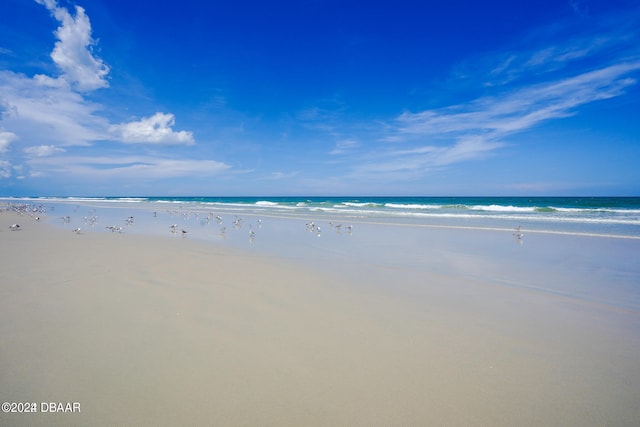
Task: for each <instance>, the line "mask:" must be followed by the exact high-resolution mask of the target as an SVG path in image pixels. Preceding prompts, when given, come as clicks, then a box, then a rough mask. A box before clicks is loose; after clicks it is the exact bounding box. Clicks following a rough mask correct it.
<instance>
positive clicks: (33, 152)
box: [24, 145, 65, 157]
mask: <svg viewBox="0 0 640 427" xmlns="http://www.w3.org/2000/svg"><path fill="white" fill-rule="evenodd" d="M24 152H25V154H27V155H28V156H31V157H49V156H53V155H54V154H56V153H64V152H65V150H64V148H60V147H56V146H55V145H36V146H32V147H27V148H25V149H24Z"/></svg>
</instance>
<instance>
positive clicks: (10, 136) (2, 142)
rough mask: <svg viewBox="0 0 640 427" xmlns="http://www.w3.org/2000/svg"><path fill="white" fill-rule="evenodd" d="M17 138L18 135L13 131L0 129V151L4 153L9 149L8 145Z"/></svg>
mask: <svg viewBox="0 0 640 427" xmlns="http://www.w3.org/2000/svg"><path fill="white" fill-rule="evenodd" d="M17 138H18V136H17V135H16V134H15V133H13V132H4V131H1V130H0V153H6V152H7V151H8V150H9V145H11V143H12V142H13V141H14V140H16V139H17Z"/></svg>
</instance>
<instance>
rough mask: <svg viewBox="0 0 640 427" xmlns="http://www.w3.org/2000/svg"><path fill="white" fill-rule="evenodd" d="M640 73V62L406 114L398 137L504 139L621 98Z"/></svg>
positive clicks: (613, 66) (400, 124) (400, 119)
mask: <svg viewBox="0 0 640 427" xmlns="http://www.w3.org/2000/svg"><path fill="white" fill-rule="evenodd" d="M638 70H640V61H635V62H628V63H621V64H616V65H612V66H609V67H605V68H602V69H599V70H595V71H591V72H587V73H583V74H580V75H578V76H575V77H570V78H565V79H562V80H558V81H552V82H548V83H544V84H538V85H534V86H530V87H525V88H523V89H517V90H514V91H512V92H506V93H504V94H502V95H499V96H495V97H485V98H479V99H477V100H475V101H473V102H470V103H468V104H461V105H454V106H451V107H446V108H442V109H435V110H425V111H422V112H418V113H408V112H405V113H403V114H401V115H400V116H399V117H398V118H397V124H398V127H397V133H396V135H395V137H396V139H397V137H398V136H400V135H423V136H425V135H440V136H441V135H443V134H453V135H467V134H474V135H476V136H480V135H490V136H491V137H493V138H498V137H504V136H506V135H508V134H511V133H514V132H521V131H524V130H526V129H529V128H531V127H533V126H535V125H537V124H539V123H541V122H543V121H546V120H551V119H557V118H562V117H567V116H571V115H573V114H575V108H576V107H578V106H581V105H584V104H587V103H590V102H594V101H598V100H602V99H607V98H612V97H615V96H618V95H621V94H622V93H624V90H625V89H626V88H627V87H628V86H631V85H633V84H635V83H636V81H635V80H634V79H632V78H630V77H628V75H629V74H630V73H632V72H635V71H638Z"/></svg>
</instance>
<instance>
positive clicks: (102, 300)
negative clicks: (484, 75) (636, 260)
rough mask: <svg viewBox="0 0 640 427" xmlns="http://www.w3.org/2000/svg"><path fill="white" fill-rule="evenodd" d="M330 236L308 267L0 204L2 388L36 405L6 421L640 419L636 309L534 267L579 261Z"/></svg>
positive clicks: (3, 420) (3, 396)
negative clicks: (332, 240) (54, 408)
mask: <svg viewBox="0 0 640 427" xmlns="http://www.w3.org/2000/svg"><path fill="white" fill-rule="evenodd" d="M16 222H17V223H20V224H21V225H22V227H21V230H19V231H11V230H10V229H9V225H10V224H12V223H16ZM438 233H442V232H440V231H439V232H438ZM436 234H437V233H436ZM436 234H430V235H429V236H428V237H430V238H433V239H437V238H442V237H439V236H438V235H436ZM452 236H453V235H452ZM454 237H455V236H454ZM472 238H473V239H474V240H473V242H470V243H469V244H470V245H471V246H473V245H474V244H475V245H480V243H479V242H481V241H486V239H487V236H486V235H483V236H481V237H480V236H477V237H472ZM480 239H485V240H480ZM489 241H491V239H489ZM576 244H579V243H576ZM468 248H469V246H467V249H466V250H467V251H468V250H469V249H468ZM341 251H342V252H338V253H337V254H328V255H326V256H327V258H325V259H323V260H322V261H323V263H327V262H335V263H340V262H342V263H341V264H339V265H337V266H336V268H333V269H327V268H314V267H313V260H310V259H305V256H304V253H300V252H301V251H298V255H297V257H295V258H292V257H281V256H274V255H272V254H269V253H265V252H260V251H248V250H241V249H239V248H237V247H229V246H224V245H220V244H216V243H213V242H208V241H197V240H195V239H182V238H177V239H176V238H171V237H163V236H154V235H142V234H134V233H126V234H117V233H90V232H87V233H83V234H79V235H76V234H74V233H72V232H71V231H69V230H64V229H59V228H55V227H52V226H50V225H48V224H46V223H44V222H36V221H34V220H33V219H32V218H29V217H26V216H18V215H15V214H14V213H11V212H0V257H1V259H2V267H1V269H0V339H1V341H0V342H1V345H0V384H2V387H0V400H1V401H2V402H5V401H6V402H33V403H36V404H37V409H38V413H35V414H34V413H1V414H0V425H65V426H68V425H105V426H107V425H274V426H275V425H277V426H282V425H318V426H325V425H362V426H365V425H366V426H370V425H452V426H457V425H478V426H484V425H498V426H499V425H504V426H513V425H531V426H533V425H536V426H538V425H558V426H561V425H562V426H567V425H576V426H577V425H581V426H584V425H617V426H626V425H628V426H632V425H636V423H637V420H638V419H640V407H638V405H637V401H638V396H640V359H639V358H638V354H640V312H638V311H637V310H635V309H634V308H633V307H632V308H629V307H624V306H621V305H618V304H613V305H611V304H607V303H606V301H605V300H603V299H602V298H598V299H590V298H574V297H572V294H571V292H568V293H558V292H547V291H546V290H544V289H542V290H541V289H540V288H539V287H538V286H526V285H527V284H529V283H533V284H539V283H544V282H545V280H547V281H554V280H564V279H565V278H566V277H574V276H572V275H570V274H569V275H567V276H564V275H561V274H560V273H559V272H562V271H563V268H562V267H559V266H557V265H549V269H548V272H546V273H545V269H544V268H543V267H544V265H543V264H544V263H548V259H547V258H545V257H542V256H541V257H540V258H539V261H538V262H539V263H540V264H541V265H539V266H537V267H539V268H537V267H536V266H533V267H532V271H538V275H537V276H536V277H535V280H533V279H532V280H533V281H532V282H528V281H526V280H524V279H523V286H505V280H506V279H505V277H502V276H500V275H499V274H494V272H493V270H492V268H493V267H490V265H489V266H487V263H485V262H483V263H482V266H483V270H482V274H472V273H474V272H477V271H479V270H478V269H477V268H476V267H477V265H475V264H474V263H477V260H478V259H479V258H472V257H470V256H469V255H468V253H465V250H464V249H463V248H461V250H460V252H459V253H456V252H455V251H453V252H451V251H449V252H447V253H446V254H440V256H441V257H442V259H445V258H446V259H447V260H448V263H449V264H447V265H455V266H456V268H455V269H452V268H450V267H446V268H445V267H441V268H437V267H435V264H434V267H433V268H431V267H429V268H425V267H424V266H423V267H419V266H418V264H419V263H418V262H413V263H406V264H405V263H398V262H397V260H396V258H392V260H391V261H389V262H387V263H385V262H379V261H380V259H383V258H384V257H380V258H377V259H371V258H366V257H362V258H357V259H351V260H350V259H349V258H348V250H347V249H343V250H341ZM435 253H437V252H436V251H434V254H435ZM497 253H500V251H499V250H497ZM501 255H504V254H501ZM334 256H335V258H332V257H334ZM485 256H486V257H488V258H487V259H489V260H490V259H492V258H491V254H488V255H485ZM345 257H347V258H345ZM534 259H537V258H535V257H534ZM346 261H348V262H346ZM485 261H486V259H485ZM494 261H496V265H498V262H497V261H500V260H495V259H494ZM502 261H508V260H504V259H502ZM432 262H434V263H435V261H433V260H432ZM566 268H567V269H569V268H570V266H567V267H566ZM505 274H506V273H505ZM606 274H608V276H606V277H611V279H612V280H617V279H616V277H618V276H617V275H616V274H617V273H616V271H613V272H607V273H606ZM625 274H626V276H625V280H627V281H628V282H630V283H632V284H633V283H634V282H635V283H636V284H637V279H638V277H637V276H635V275H633V274H634V272H631V274H632V276H631V277H630V278H629V272H626V273H625ZM491 277H495V278H496V280H493V281H492V280H490V278H491ZM574 286H578V285H574ZM43 402H62V403H67V402H70V403H76V402H77V403H79V404H80V409H81V411H80V412H79V413H78V412H76V413H42V411H41V409H42V403H43Z"/></svg>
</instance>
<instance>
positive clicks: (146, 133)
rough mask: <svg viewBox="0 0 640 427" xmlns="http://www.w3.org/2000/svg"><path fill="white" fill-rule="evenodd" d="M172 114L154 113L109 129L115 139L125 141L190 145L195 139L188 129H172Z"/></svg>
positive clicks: (173, 121)
mask: <svg viewBox="0 0 640 427" xmlns="http://www.w3.org/2000/svg"><path fill="white" fill-rule="evenodd" d="M174 124H175V117H174V115H173V114H165V113H156V114H154V115H153V116H151V117H146V118H143V119H141V120H139V121H135V122H129V123H123V124H119V125H112V126H111V128H110V129H111V131H112V132H113V134H114V135H115V137H116V138H117V139H119V140H120V141H122V142H126V143H141V144H164V145H182V144H184V145H191V144H194V143H195V141H194V139H193V134H192V133H191V132H188V131H184V130H181V131H178V132H176V131H174V130H173V129H172V127H173V125H174Z"/></svg>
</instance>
